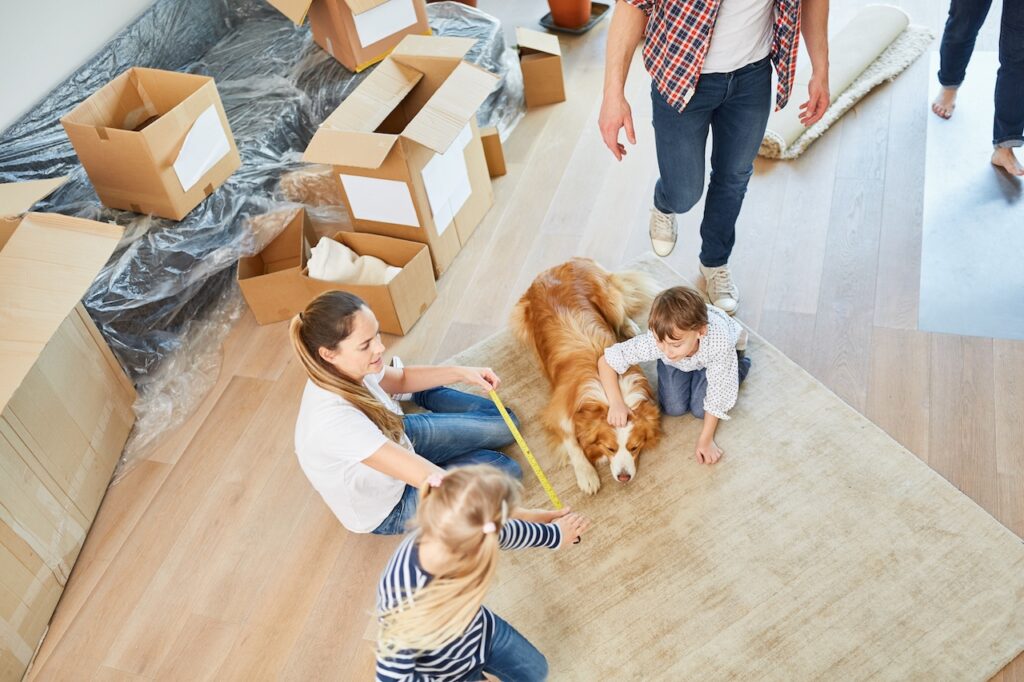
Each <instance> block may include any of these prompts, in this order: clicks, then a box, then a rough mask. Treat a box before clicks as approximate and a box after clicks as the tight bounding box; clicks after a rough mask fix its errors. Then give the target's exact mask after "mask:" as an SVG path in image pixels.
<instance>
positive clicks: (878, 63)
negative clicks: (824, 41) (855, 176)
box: [758, 5, 935, 159]
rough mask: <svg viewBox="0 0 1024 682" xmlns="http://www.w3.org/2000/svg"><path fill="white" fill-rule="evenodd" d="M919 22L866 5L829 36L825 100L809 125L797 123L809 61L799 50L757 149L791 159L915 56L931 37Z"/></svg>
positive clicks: (888, 9)
mask: <svg viewBox="0 0 1024 682" xmlns="http://www.w3.org/2000/svg"><path fill="white" fill-rule="evenodd" d="M934 38H935V36H934V34H933V33H932V32H931V31H930V30H929V29H927V28H925V27H923V26H912V25H910V17H909V16H908V15H907V13H906V12H904V11H903V10H901V9H899V8H898V7H891V6H889V5H869V6H867V7H864V8H862V9H861V10H860V11H859V12H858V13H857V15H856V16H855V17H854V18H853V19H852V20H851V21H850V22H849V23H848V24H846V26H844V27H843V28H842V29H840V30H839V31H838V32H837V33H836V34H835V35H833V36H830V37H829V74H828V81H829V92H830V93H831V103H830V104H829V107H828V109H827V110H826V111H825V115H824V116H822V117H821V119H820V120H818V121H817V122H816V123H814V124H813V125H812V126H811V127H809V128H807V127H804V124H802V123H801V122H800V104H801V103H802V102H803V101H804V98H805V97H806V94H807V84H808V83H809V82H810V79H811V65H810V61H809V60H808V59H807V56H806V54H805V53H803V52H801V54H800V59H799V61H798V63H797V69H796V78H795V81H794V84H793V94H792V96H791V98H790V101H789V104H787V105H786V107H785V108H784V109H782V110H781V111H775V112H772V115H771V117H770V118H769V119H768V128H767V130H765V133H764V140H763V141H762V142H761V149H760V150H759V151H758V154H760V155H761V156H763V157H766V158H769V159H795V158H796V157H798V156H800V154H802V153H803V152H804V150H806V149H807V147H809V146H810V145H811V143H812V142H814V141H815V140H816V139H818V138H819V137H821V135H822V133H824V132H825V131H826V130H828V129H829V127H831V126H832V124H833V123H835V122H836V121H837V120H838V119H839V117H840V116H842V115H843V114H845V113H846V112H847V111H849V109H850V108H851V107H853V105H854V104H856V103H857V102H858V101H860V99H861V98H862V97H864V96H865V95H866V94H868V93H869V92H870V91H871V90H872V89H873V88H874V87H875V86H877V85H879V84H881V83H883V82H885V81H891V80H893V79H894V78H896V76H898V75H899V74H901V73H902V72H903V70H904V69H906V68H907V67H908V66H910V65H911V64H912V63H914V60H916V59H917V58H918V57H920V56H921V55H922V54H923V53H924V51H925V50H926V49H928V45H929V44H931V42H932V40H934Z"/></svg>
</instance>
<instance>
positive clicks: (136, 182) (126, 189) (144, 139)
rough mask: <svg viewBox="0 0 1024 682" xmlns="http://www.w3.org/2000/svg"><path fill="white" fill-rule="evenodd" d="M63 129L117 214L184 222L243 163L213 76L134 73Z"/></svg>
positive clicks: (93, 99) (81, 108)
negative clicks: (117, 210) (132, 212)
mask: <svg viewBox="0 0 1024 682" xmlns="http://www.w3.org/2000/svg"><path fill="white" fill-rule="evenodd" d="M60 122H61V123H62V124H64V130H65V131H66V132H67V134H68V138H70V140H71V144H72V145H74V147H75V152H77V154H78V158H79V159H80V160H81V162H82V165H83V166H84V167H85V172H86V173H88V174H89V180H91V181H92V184H93V187H95V188H96V194H98V195H99V198H100V201H102V202H103V204H104V205H106V206H110V207H112V208H120V209H124V210H126V211H135V212H136V213H149V214H152V215H157V216H161V217H164V218H170V219H171V220H181V219H182V218H184V217H185V216H186V215H188V213H189V211H191V210H192V209H193V208H195V207H196V206H197V205H199V203H200V202H201V201H202V200H203V199H205V198H206V197H207V196H209V195H210V194H212V193H213V190H215V189H216V188H217V187H220V185H221V184H223V183H224V181H225V180H227V179H228V177H229V176H230V175H231V174H232V173H233V172H234V171H235V170H236V169H237V168H238V167H239V166H240V165H241V163H242V162H241V159H240V158H239V156H238V149H237V148H236V147H235V139H234V137H233V136H232V135H231V127H230V126H229V125H228V119H227V117H226V116H225V115H224V107H223V106H221V102H220V96H219V95H218V94H217V86H216V85H215V84H214V82H213V79H212V78H209V77H207V76H196V75H193V74H188V73H175V72H173V71H160V70H157V69H143V68H139V67H133V68H130V69H128V70H127V71H125V72H124V73H122V74H121V75H120V76H118V77H117V78H115V79H114V80H112V81H110V82H109V83H107V84H106V85H105V86H103V87H102V88H100V89H99V90H97V91H96V92H95V93H93V94H92V96H90V97H89V98H88V99H86V100H85V101H84V102H82V103H81V104H79V105H78V106H77V107H75V108H74V109H72V110H71V112H70V113H69V114H67V115H65V116H64V117H63V118H61V119H60Z"/></svg>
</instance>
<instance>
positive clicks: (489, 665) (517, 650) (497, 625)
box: [466, 616, 548, 682]
mask: <svg viewBox="0 0 1024 682" xmlns="http://www.w3.org/2000/svg"><path fill="white" fill-rule="evenodd" d="M483 673H489V674H491V675H494V676H496V677H497V678H498V679H499V680H501V682H543V680H546V679H547V678H548V661H547V659H546V658H544V654H542V653H541V652H539V651H537V648H536V647H535V646H533V645H532V644H530V640H528V639H526V638H525V637H523V636H522V635H521V634H519V631H518V630H516V629H515V628H514V627H512V626H511V625H509V624H508V623H506V622H505V621H504V620H502V619H501V618H499V617H498V616H494V637H492V638H491V642H490V646H489V647H488V649H487V653H486V654H485V658H484V664H483V667H481V668H478V669H477V670H474V671H473V672H471V673H470V674H469V675H467V676H466V681H467V682H478V680H482V679H483V678H484V676H483Z"/></svg>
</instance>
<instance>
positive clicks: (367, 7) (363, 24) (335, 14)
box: [268, 0, 430, 72]
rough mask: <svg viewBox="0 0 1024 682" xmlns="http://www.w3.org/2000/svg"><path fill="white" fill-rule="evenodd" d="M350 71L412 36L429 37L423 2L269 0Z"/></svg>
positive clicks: (399, 0)
mask: <svg viewBox="0 0 1024 682" xmlns="http://www.w3.org/2000/svg"><path fill="white" fill-rule="evenodd" d="M268 2H270V4H271V5H273V6H274V7H276V8H277V9H278V11H280V12H281V13H282V14H284V15H285V16H286V17H288V18H289V19H291V20H292V21H293V22H295V24H296V25H301V24H302V23H303V22H304V21H305V20H306V16H307V14H308V16H309V24H310V28H312V30H313V41H314V42H316V44H317V45H319V46H320V47H321V48H323V50H324V51H325V52H327V53H328V54H329V55H331V56H332V57H334V58H335V59H336V60H338V61H339V62H341V63H342V64H343V65H344V66H345V68H347V69H349V70H350V71H357V72H358V71H362V70H364V69H366V68H367V67H369V66H371V65H373V64H376V63H377V62H379V61H380V60H381V59H383V58H384V57H386V56H387V54H388V52H390V51H391V50H392V49H394V47H395V45H397V44H398V43H399V42H401V40H402V38H404V37H405V36H407V35H411V34H420V35H429V34H430V25H429V24H428V23H427V8H426V5H425V4H424V2H423V0H268Z"/></svg>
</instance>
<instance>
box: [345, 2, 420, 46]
mask: <svg viewBox="0 0 1024 682" xmlns="http://www.w3.org/2000/svg"><path fill="white" fill-rule="evenodd" d="M355 20H356V34H357V35H358V36H359V42H360V44H362V46H363V47H369V46H370V45H373V44H374V43H376V42H377V41H379V40H384V39H385V38H387V37H388V36H391V35H394V34H396V33H398V32H399V31H401V30H402V29H404V28H408V27H410V26H412V25H413V24H415V23H416V8H415V6H414V5H413V4H412V0H388V1H387V2H385V3H384V4H383V5H377V6H376V7H374V8H373V9H371V10H367V11H365V12H363V13H362V14H357V15H355Z"/></svg>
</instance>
